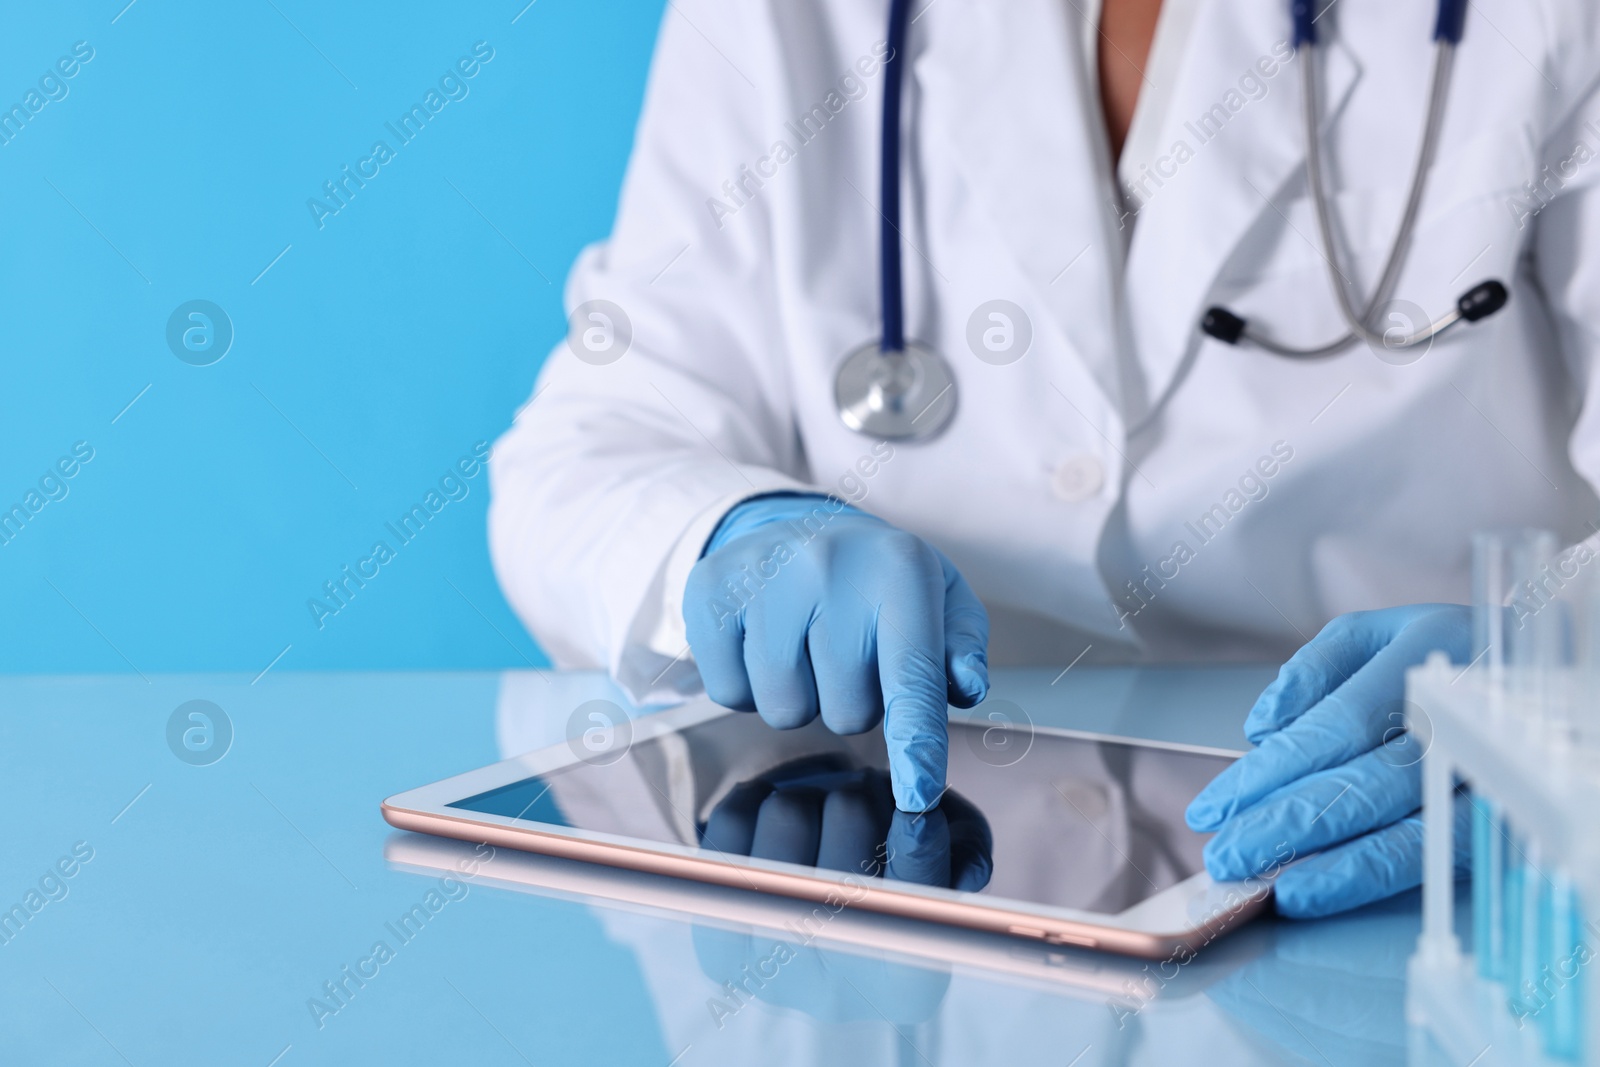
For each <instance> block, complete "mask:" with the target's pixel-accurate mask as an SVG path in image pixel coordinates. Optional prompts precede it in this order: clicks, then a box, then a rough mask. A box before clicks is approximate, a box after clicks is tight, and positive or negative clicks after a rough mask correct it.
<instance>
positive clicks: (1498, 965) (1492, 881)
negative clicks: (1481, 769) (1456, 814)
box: [1471, 792, 1506, 981]
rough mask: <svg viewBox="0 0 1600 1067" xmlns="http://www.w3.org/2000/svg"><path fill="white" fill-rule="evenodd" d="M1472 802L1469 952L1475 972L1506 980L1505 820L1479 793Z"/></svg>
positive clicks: (1493, 805)
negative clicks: (1470, 944)
mask: <svg viewBox="0 0 1600 1067" xmlns="http://www.w3.org/2000/svg"><path fill="white" fill-rule="evenodd" d="M1471 803H1472V951H1473V955H1474V956H1476V957H1477V964H1478V973H1479V974H1480V975H1482V976H1483V977H1485V978H1487V979H1489V980H1490V981H1500V980H1502V979H1503V978H1504V977H1505V958H1506V949H1505V903H1504V894H1505V877H1506V861H1505V855H1506V849H1505V821H1504V819H1503V818H1502V816H1501V814H1500V806H1499V805H1498V804H1496V803H1495V802H1494V800H1493V799H1492V798H1490V797H1488V796H1486V795H1485V794H1483V793H1482V792H1478V793H1476V794H1474V795H1473V796H1472V797H1471Z"/></svg>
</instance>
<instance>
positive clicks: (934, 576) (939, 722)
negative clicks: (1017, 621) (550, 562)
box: [683, 494, 989, 811]
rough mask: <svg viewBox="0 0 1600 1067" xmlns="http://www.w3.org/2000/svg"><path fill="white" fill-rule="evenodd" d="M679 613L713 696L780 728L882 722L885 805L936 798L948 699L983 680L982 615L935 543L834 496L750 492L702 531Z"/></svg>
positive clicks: (857, 728)
mask: <svg viewBox="0 0 1600 1067" xmlns="http://www.w3.org/2000/svg"><path fill="white" fill-rule="evenodd" d="M683 619H684V623H685V624H686V626H687V629H688V637H689V647H690V649H691V650H692V651H693V652H694V658H695V662H696V663H697V664H698V665H699V668H700V678H701V681H702V682H704V684H705V688H706V693H707V695H709V696H710V697H711V699H712V700H714V701H716V702H717V703H718V704H721V705H723V706H724V707H730V708H738V709H740V710H743V711H752V710H754V711H757V712H759V713H760V715H761V717H762V718H763V719H765V720H766V721H767V722H768V723H770V724H772V725H773V726H775V727H777V728H778V729H780V730H789V729H793V728H795V727H798V726H804V725H805V724H806V723H808V722H810V721H811V720H812V719H815V718H816V717H817V716H818V714H821V716H822V721H823V722H824V723H825V724H826V725H827V727H828V728H829V729H830V730H832V731H833V732H834V733H838V734H856V733H862V732H864V731H866V730H870V729H872V728H873V727H874V726H876V725H877V724H878V723H879V721H880V720H881V721H882V722H883V732H884V737H885V739H886V740H887V743H888V749H889V774H890V778H891V781H892V784H893V789H894V799H895V803H896V805H897V806H898V807H900V808H901V809H903V810H905V811H927V810H929V809H930V808H932V807H934V806H935V805H936V804H938V802H939V797H940V794H942V793H943V792H944V785H945V767H946V763H947V759H948V749H949V737H948V735H947V725H948V719H947V716H948V707H947V704H954V705H956V706H957V707H961V708H970V707H972V706H973V705H975V704H977V703H979V702H980V701H982V700H983V698H984V696H985V695H987V693H988V691H989V663H988V653H987V648H988V644H989V616H988V613H987V612H985V611H984V609H983V605H982V604H981V603H979V601H978V598H977V596H976V595H974V594H973V592H972V589H971V588H970V587H969V586H968V585H967V582H966V579H964V578H962V577H961V574H960V573H959V572H958V571H957V570H956V569H955V567H954V566H952V565H951V563H950V561H949V560H948V559H946V558H945V557H944V554H943V553H941V552H939V551H938V549H935V548H933V547H932V546H931V545H929V544H928V543H927V542H925V541H923V540H922V539H921V538H919V537H916V536H915V535H913V534H909V533H906V532H905V531H903V530H898V529H896V528H895V527H893V526H890V525H889V524H888V523H886V522H884V521H883V520H881V519H877V518H874V517H873V516H871V515H868V514H866V513H865V512H862V511H858V510H857V509H855V508H853V507H850V506H849V505H847V504H845V503H844V502H843V501H841V500H839V499H837V498H835V497H824V496H811V495H805V494H783V495H775V496H765V497H758V498H756V499H754V500H748V501H746V502H744V503H743V504H740V505H739V506H738V507H736V508H734V509H733V510H732V511H730V512H729V513H728V514H727V515H726V516H725V517H724V518H723V520H722V522H721V524H720V525H718V527H717V529H716V532H715V533H713V534H712V536H711V539H710V541H709V542H708V543H707V545H706V550H705V553H704V554H703V556H702V557H701V559H700V562H699V563H697V564H695V567H694V570H692V571H691V572H690V573H689V581H688V584H687V586H686V588H685V590H684V601H683Z"/></svg>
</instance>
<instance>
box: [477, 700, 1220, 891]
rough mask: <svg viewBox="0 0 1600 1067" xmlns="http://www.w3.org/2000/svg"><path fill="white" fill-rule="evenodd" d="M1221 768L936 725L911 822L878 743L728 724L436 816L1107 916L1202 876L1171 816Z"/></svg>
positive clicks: (1197, 760) (643, 743) (1193, 837)
mask: <svg viewBox="0 0 1600 1067" xmlns="http://www.w3.org/2000/svg"><path fill="white" fill-rule="evenodd" d="M986 706H987V705H986ZM982 710H983V709H982V708H980V709H979V711H980V712H982ZM574 751H580V750H579V749H578V748H576V747H575V748H574ZM580 754H582V753H580ZM1231 759H1232V757H1230V756H1226V755H1222V754H1212V753H1206V752H1193V751H1187V750H1180V749H1173V748H1165V747H1154V746H1147V745H1143V744H1139V743H1131V742H1122V741H1110V740H1101V739H1092V738H1084V737H1080V736H1073V735H1070V734H1066V733H1063V732H1060V731H1053V730H1048V729H1044V728H1037V727H1031V726H1028V727H1015V726H1012V725H1011V724H1010V723H1009V722H1007V721H1004V720H1003V717H1002V718H1001V719H999V720H998V721H994V722H991V721H986V720H984V719H975V720H964V719H952V720H951V723H950V763H949V788H948V789H947V791H946V792H945V794H944V795H943V797H942V798H941V799H940V802H939V805H938V807H937V808H935V809H934V810H933V811H931V812H927V813H923V814H918V815H911V814H908V813H906V812H901V811H898V810H896V809H895V806H894V800H893V797H892V795H891V792H890V788H889V776H888V760H887V758H886V753H885V748H884V742H883V734H882V730H881V729H878V730H873V731H869V732H868V733H864V734H859V735H856V736H853V737H839V736H836V735H835V734H833V733H831V732H829V731H828V730H827V728H826V727H825V726H824V725H823V724H822V723H821V722H820V721H814V722H812V723H811V724H810V725H808V726H805V727H802V728H800V729H798V730H790V731H777V730H774V729H772V728H771V727H769V726H768V725H767V724H766V723H764V722H763V721H762V720H761V719H760V718H759V717H758V716H756V715H753V714H743V713H737V712H735V713H730V714H727V715H722V716H719V717H717V718H714V719H711V720H709V721H706V722H702V723H699V724H698V725H695V726H691V727H688V728H687V729H685V730H682V731H680V732H677V733H669V734H666V735H663V736H660V737H655V738H650V739H647V740H640V741H636V742H634V743H633V744H631V745H626V746H622V747H620V748H619V749H618V750H616V751H610V752H606V753H605V754H604V755H598V756H597V755H586V758H585V761H583V762H579V763H575V764H573V765H572V766H569V767H565V768H562V769H561V770H559V771H556V772H553V773H551V774H547V775H542V776H540V777H536V778H527V779H524V780H522V781H519V782H513V783H512V784H510V785H507V786H502V787H501V788H498V789H494V790H490V791H489V792H486V793H480V794H478V795H476V796H472V797H468V798H466V799H464V800H460V801H457V802H455V803H453V804H451V805H450V806H451V807H455V808H462V809H466V810H468V811H475V812H484V813H488V814H494V815H501V816H506V817H508V818H513V819H520V820H524V821H528V822H532V823H544V824H553V825H556V826H563V827H572V828H575V829H580V830H588V831H598V832H603V833H608V834H615V835H620V836H624V837H631V838H636V839H641V840H643V841H646V842H664V843H671V844H676V845H686V846H689V847H692V848H698V849H705V850H707V851H709V852H713V853H715V854H717V855H719V856H720V857H730V856H731V857H738V856H756V857H759V858H762V859H770V860H783V861H787V862H790V863H799V864H805V865H809V866H815V867H819V868H825V869H828V870H831V871H839V872H845V873H847V874H854V875H856V876H858V877H862V878H869V877H870V878H886V879H895V880H900V881H906V882H915V883H918V884H922V885H934V886H940V887H943V888H951V889H957V890H964V891H969V892H978V893H983V894H985V895H991V896H997V897H1006V898H1010V899H1013V900H1021V901H1027V902H1031V903H1036V904H1044V905H1051V906H1056V907H1065V908H1074V909H1078V910H1082V911H1089V912H1100V913H1104V914H1116V913H1118V912H1122V911H1125V910H1127V909H1128V908H1130V907H1132V906H1133V905H1135V904H1137V903H1139V902H1140V901H1142V900H1144V899H1145V898H1147V897H1150V896H1153V895H1154V894H1156V893H1159V892H1160V891H1162V890H1164V889H1167V888H1169V887H1170V886H1173V885H1176V884H1177V883H1179V882H1181V881H1183V880H1184V879H1185V878H1188V877H1189V876H1191V875H1193V874H1196V873H1198V872H1199V871H1200V870H1201V869H1202V864H1201V848H1202V846H1203V845H1204V844H1205V840H1206V838H1205V836H1204V835H1201V834H1196V833H1194V832H1192V831H1191V830H1189V829H1188V828H1187V827H1186V826H1185V825H1184V822H1183V811H1184V808H1185V806H1186V805H1187V804H1188V802H1189V800H1190V799H1191V798H1192V797H1193V796H1194V795H1195V794H1196V793H1197V792H1199V790H1200V789H1201V788H1202V787H1203V786H1204V785H1205V784H1206V783H1207V782H1209V781H1210V780H1211V779H1212V778H1213V777H1214V776H1215V775H1216V774H1217V772H1219V771H1220V770H1222V768H1223V767H1225V766H1226V765H1227V764H1228V763H1229V762H1230V760H1231Z"/></svg>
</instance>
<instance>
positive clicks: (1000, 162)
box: [913, 0, 1121, 397]
mask: <svg viewBox="0 0 1600 1067" xmlns="http://www.w3.org/2000/svg"><path fill="white" fill-rule="evenodd" d="M923 10H924V12H925V14H924V16H923V18H924V19H926V20H930V21H932V23H933V24H932V25H929V26H926V27H921V28H920V31H921V32H917V31H918V30H919V27H913V32H914V33H915V34H916V36H918V37H920V38H921V40H922V44H921V47H922V48H923V52H922V54H921V56H920V57H919V58H918V59H917V60H916V61H915V71H916V78H917V87H918V90H919V92H920V93H921V95H922V98H923V105H924V107H925V108H926V115H927V122H928V123H929V125H930V127H931V128H933V134H934V136H935V137H936V138H937V139H938V142H939V143H940V144H942V145H945V146H947V147H948V149H949V150H950V151H951V152H952V153H953V154H954V156H955V160H954V162H955V166H956V167H957V168H958V169H959V171H960V173H961V174H962V175H963V177H964V178H965V179H966V181H968V182H969V183H970V184H971V186H972V188H973V192H974V196H975V198H976V199H977V201H978V202H979V204H980V206H981V208H982V210H983V211H985V212H986V214H987V216H988V217H989V218H990V219H991V220H992V222H993V224H994V226H995V227H996V229H997V230H998V231H999V234H1000V237H1001V239H1002V241H1003V242H1004V244H1005V245H1006V246H1007V248H1008V250H1009V251H1010V253H1011V254H1012V256H1013V257H1014V258H1015V259H1016V261H1017V262H1018V264H1019V265H1020V266H1021V268H1022V270H1023V272H1024V274H1025V275H1026V276H1027V278H1028V279H1029V280H1030V281H1031V282H1032V289H1033V291H1032V292H1031V293H1029V294H1026V296H1027V297H1031V298H1032V299H1031V303H1032V305H1033V306H1038V307H1042V308H1044V309H1046V311H1047V312H1048V314H1049V316H1050V317H1051V318H1053V319H1054V320H1055V322H1056V323H1057V324H1058V325H1059V326H1060V328H1061V329H1062V330H1063V331H1064V333H1065V334H1066V336H1067V339H1068V341H1069V343H1070V344H1071V345H1072V347H1073V348H1075V349H1076V354H1077V355H1078V357H1079V358H1080V359H1081V360H1082V361H1083V362H1084V363H1085V364H1086V365H1087V366H1088V368H1089V370H1090V372H1091V373H1092V374H1093V375H1094V377H1095V379H1096V380H1097V381H1098V382H1099V384H1100V387H1101V389H1102V390H1103V391H1104V392H1105V393H1106V394H1107V395H1108V396H1109V397H1115V396H1116V395H1117V392H1118V390H1117V388H1116V370H1115V367H1116V359H1115V353H1116V346H1117V337H1116V319H1115V307H1116V301H1115V278H1116V274H1117V272H1118V270H1119V269H1120V262H1121V245H1120V238H1118V237H1117V234H1116V213H1115V211H1114V209H1113V199H1112V192H1113V185H1112V184H1111V180H1110V164H1109V162H1108V158H1107V149H1106V146H1105V135H1104V131H1103V124H1102V123H1101V121H1100V119H1099V117H1098V115H1097V114H1095V113H1094V108H1095V107H1096V106H1097V104H1096V100H1097V97H1096V95H1095V94H1094V93H1093V92H1092V91H1091V88H1090V83H1089V82H1088V81H1087V80H1085V72H1084V70H1083V62H1082V60H1081V58H1080V57H1081V55H1082V49H1081V48H1080V47H1079V43H1078V34H1079V31H1080V25H1079V22H1080V20H1079V19H1078V18H1077V17H1076V15H1075V14H1074V7H1073V5H1072V4H1070V3H1062V2H1061V0H1007V2H1005V3H994V2H980V0H935V2H934V3H933V4H930V5H929V6H928V7H926V8H924V9H923ZM997 295H999V294H997Z"/></svg>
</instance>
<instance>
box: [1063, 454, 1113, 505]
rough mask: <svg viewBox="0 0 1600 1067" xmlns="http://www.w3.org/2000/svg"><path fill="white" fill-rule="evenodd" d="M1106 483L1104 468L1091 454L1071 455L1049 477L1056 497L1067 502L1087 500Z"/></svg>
mask: <svg viewBox="0 0 1600 1067" xmlns="http://www.w3.org/2000/svg"><path fill="white" fill-rule="evenodd" d="M1105 484H1106V468H1105V465H1104V464H1103V463H1101V462H1100V461H1099V460H1098V459H1096V458H1095V457H1093V456H1073V457H1071V458H1070V459H1066V460H1063V461H1062V463H1061V465H1060V466H1059V467H1057V468H1056V472H1055V475H1054V476H1053V477H1051V479H1050V488H1051V489H1053V490H1055V494H1056V498H1057V499H1058V500H1064V501H1066V502H1067V503H1068V504H1076V503H1079V502H1080V501H1084V500H1088V499H1089V498H1090V497H1092V496H1094V495H1095V494H1096V493H1098V492H1099V491H1100V489H1101V487H1103V486H1104V485H1105Z"/></svg>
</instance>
